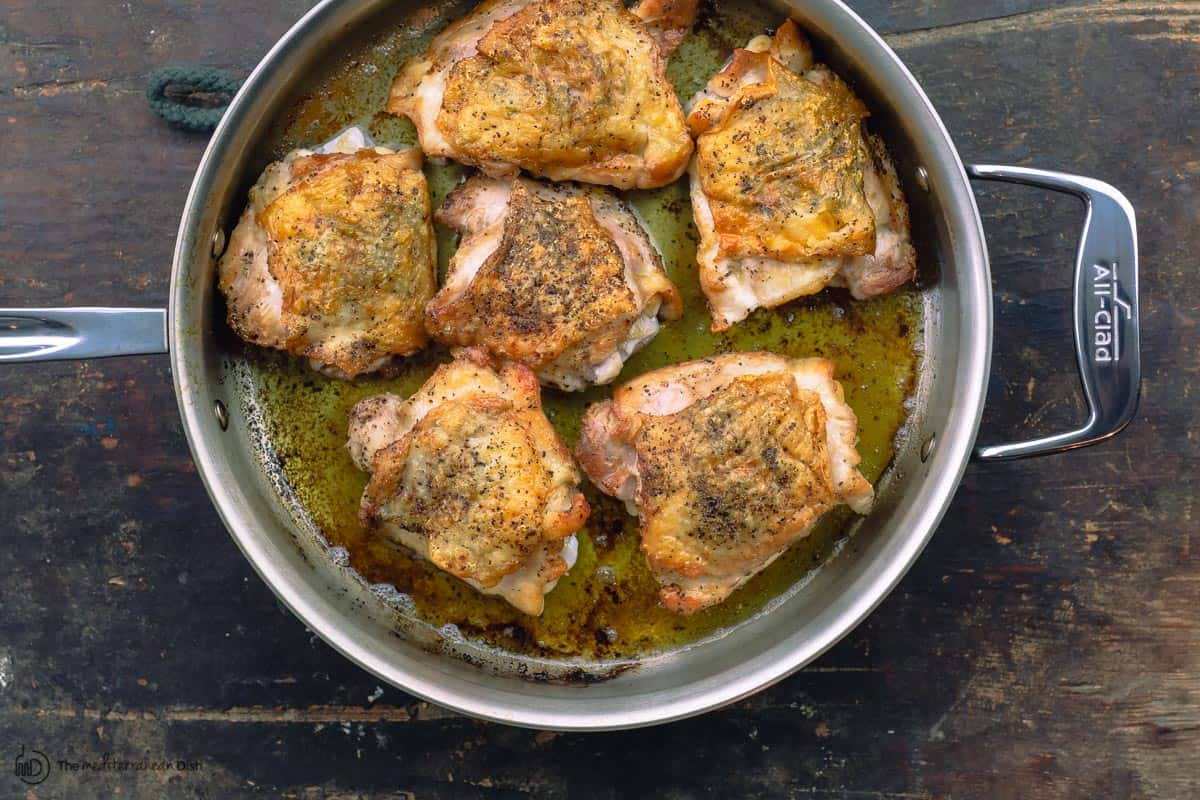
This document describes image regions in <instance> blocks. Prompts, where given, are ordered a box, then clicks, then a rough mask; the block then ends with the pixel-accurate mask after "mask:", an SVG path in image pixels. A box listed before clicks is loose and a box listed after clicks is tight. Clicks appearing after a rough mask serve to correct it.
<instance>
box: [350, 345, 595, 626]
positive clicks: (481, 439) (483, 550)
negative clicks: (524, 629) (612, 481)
mask: <svg viewBox="0 0 1200 800" xmlns="http://www.w3.org/2000/svg"><path fill="white" fill-rule="evenodd" d="M349 448H350V453H351V456H352V457H353V458H354V461H355V463H356V464H357V465H358V466H359V468H360V469H363V470H364V471H367V472H370V473H371V480H370V483H369V484H368V485H367V489H366V491H365V492H364V494H363V498H362V508H361V510H360V517H361V518H362V520H363V521H364V522H365V523H366V524H369V525H371V526H372V527H373V528H375V529H377V530H378V531H380V532H382V533H383V534H384V535H386V536H388V537H390V538H391V539H392V540H393V541H394V542H395V543H397V544H399V545H402V546H404V547H407V548H408V549H410V550H412V551H413V552H415V553H417V554H418V555H420V556H422V557H424V558H426V559H428V560H429V561H431V562H433V564H435V565H436V566H438V567H440V568H441V569H444V570H445V571H447V572H449V573H450V574H451V575H454V576H455V577H458V578H461V579H462V580H464V581H466V582H467V583H468V584H470V585H471V586H473V587H475V588H476V589H478V590H480V591H482V592H483V593H484V594H493V595H499V596H501V597H503V598H504V599H505V600H507V601H508V602H509V603H511V604H512V605H513V606H515V607H516V608H518V609H519V610H521V611H523V612H525V613H526V614H533V615H538V614H541V613H542V610H543V607H544V600H543V596H544V595H545V593H547V592H549V591H550V590H551V589H552V588H554V585H555V583H556V582H557V581H558V579H559V578H561V577H562V576H563V575H565V574H566V573H567V570H569V569H570V567H571V566H572V564H573V563H574V560H575V555H576V552H577V549H576V548H577V544H576V541H575V537H574V533H575V532H576V531H578V530H579V529H580V528H581V527H583V524H584V522H585V521H586V520H587V517H588V513H589V510H588V505H587V501H586V500H584V498H583V495H582V494H580V492H579V484H580V475H579V471H578V469H576V467H575V465H574V463H573V462H572V461H571V455H570V453H569V452H568V451H567V449H566V446H565V445H563V443H562V440H561V439H559V437H558V433H557V432H556V431H555V430H554V428H553V427H552V426H551V425H550V422H549V420H547V419H546V415H545V414H544V413H543V411H542V404H541V396H540V392H539V389H538V384H537V379H536V378H535V377H534V374H533V373H532V372H531V371H530V370H529V369H528V368H526V367H523V366H521V365H519V364H501V365H497V364H495V363H494V362H492V361H491V360H490V359H489V357H488V356H487V354H486V353H485V352H483V351H482V350H473V349H472V350H465V351H463V352H460V353H459V354H458V356H457V357H456V358H455V360H454V361H453V362H452V363H450V364H445V365H443V366H441V367H439V368H438V370H437V371H436V372H435V373H434V374H433V376H432V377H431V378H430V379H429V380H428V381H427V382H426V383H425V385H424V386H423V387H421V389H420V390H419V391H418V392H417V393H416V394H414V395H413V396H412V397H410V398H408V399H407V400H401V399H400V398H399V397H396V396H394V395H380V396H377V397H372V398H368V399H366V400H363V401H362V402H360V403H359V404H358V405H357V406H355V407H354V410H353V411H352V412H351V416H350V437H349Z"/></svg>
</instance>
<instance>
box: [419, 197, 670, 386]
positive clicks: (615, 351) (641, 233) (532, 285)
mask: <svg viewBox="0 0 1200 800" xmlns="http://www.w3.org/2000/svg"><path fill="white" fill-rule="evenodd" d="M438 221H439V222H442V223H444V224H446V225H450V226H452V227H454V228H456V229H458V230H459V231H461V232H462V233H463V234H464V239H463V241H462V244H461V245H460V247H459V249H458V252H457V253H455V255H454V258H453V259H452V260H451V262H450V273H449V275H448V276H447V279H446V285H445V286H444V287H443V288H442V290H441V291H440V292H439V293H438V294H437V296H435V297H434V298H433V301H432V302H431V303H429V305H428V307H427V308H426V311H425V315H426V327H427V329H428V330H429V332H430V333H431V334H432V335H433V337H434V338H435V339H437V340H439V341H442V342H445V343H447V344H450V345H458V346H470V345H479V346H482V347H484V348H486V349H487V350H489V351H490V352H491V353H493V354H494V355H496V356H499V357H501V358H504V359H507V360H509V361H516V362H519V363H522V364H524V365H526V366H528V367H530V368H531V369H533V370H534V371H536V372H537V374H538V377H539V378H540V379H541V381H542V382H543V383H547V384H553V385H555V386H558V387H560V388H562V389H565V390H567V391H577V390H580V389H584V388H586V387H587V386H588V385H591V384H603V383H608V382H610V381H612V380H613V379H614V378H615V377H616V376H617V374H618V373H619V372H620V371H621V367H622V366H623V365H624V363H625V361H626V360H627V359H628V358H629V357H630V356H631V355H632V354H633V353H634V352H636V351H637V350H638V349H639V348H641V347H642V346H643V345H645V344H646V343H647V342H648V341H650V339H652V338H653V337H654V335H655V334H656V333H657V332H658V327H659V323H658V318H659V316H660V315H661V316H662V317H664V318H666V319H676V318H678V317H679V315H680V312H681V304H680V298H679V292H678V290H677V289H676V288H675V285H674V284H673V283H671V281H670V279H668V278H667V275H666V272H664V271H663V266H662V259H661V258H660V257H659V255H658V253H657V252H656V251H655V249H654V246H653V245H652V244H651V243H650V239H649V237H648V236H647V235H646V232H645V230H643V229H642V226H641V225H640V224H639V223H638V221H637V219H636V218H635V217H634V216H633V214H632V213H631V212H630V211H629V210H628V209H627V208H626V207H625V206H624V205H623V204H622V203H621V201H620V200H618V199H617V198H616V197H614V196H613V195H612V194H610V193H609V192H607V191H604V190H601V189H593V188H583V187H574V186H568V185H559V186H551V185H549V184H544V183H539V182H536V181H531V180H528V179H525V178H509V179H499V178H488V177H485V176H475V177H473V178H471V179H470V180H468V181H467V182H466V183H465V184H463V185H462V186H460V187H459V188H458V189H457V190H455V192H454V193H453V194H452V195H451V196H450V197H449V198H448V199H447V201H446V203H445V205H443V206H442V208H441V209H439V211H438Z"/></svg>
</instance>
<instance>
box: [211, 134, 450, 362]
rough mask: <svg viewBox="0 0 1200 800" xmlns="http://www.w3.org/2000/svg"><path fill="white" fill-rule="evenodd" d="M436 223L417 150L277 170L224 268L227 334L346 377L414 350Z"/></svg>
mask: <svg viewBox="0 0 1200 800" xmlns="http://www.w3.org/2000/svg"><path fill="white" fill-rule="evenodd" d="M431 216H432V215H431V209H430V203H429V194H428V190H427V188H426V184H425V176H424V175H423V173H422V172H421V157H420V154H419V153H417V152H416V151H415V150H406V151H402V152H399V153H393V152H391V151H388V150H383V149H375V148H362V149H358V150H355V151H353V152H344V153H328V154H322V153H309V152H306V151H300V152H296V153H293V154H291V155H289V156H288V158H286V159H284V160H283V161H281V162H277V163H275V164H272V165H271V166H270V167H268V168H267V170H266V171H265V172H264V173H263V176H262V178H261V179H260V180H259V182H258V183H257V184H256V185H255V187H254V188H253V189H251V192H250V204H249V207H248V208H247V209H246V212H245V213H244V214H243V216H242V218H241V220H240V221H239V223H238V225H237V227H236V228H235V230H234V233H233V235H232V236H231V238H230V245H229V248H228V250H227V251H226V253H225V255H224V256H223V257H222V259H221V262H220V265H219V268H218V271H219V285H220V288H221V291H222V292H223V293H224V294H225V297H226V300H227V305H228V321H229V325H230V327H232V328H233V330H234V331H235V332H236V333H238V334H239V335H240V336H242V338H244V339H246V340H248V341H250V342H253V343H255V344H259V345H262V346H265V347H273V348H278V349H282V350H286V351H288V352H289V353H292V354H294V355H298V356H303V357H305V358H308V359H310V360H311V362H312V363H313V365H314V366H316V367H318V368H319V369H322V370H323V371H326V372H328V373H330V374H333V375H335V376H338V377H344V378H353V377H355V376H358V375H361V374H364V373H367V372H372V371H375V370H378V369H380V368H382V367H385V366H387V365H388V364H389V363H390V362H391V361H392V360H393V359H394V358H395V357H399V356H407V355H411V354H413V353H415V352H417V351H418V350H420V349H421V348H422V347H424V346H425V344H426V342H427V341H428V336H427V334H426V332H425V329H424V315H423V311H424V306H425V304H426V303H427V302H428V301H429V299H430V298H431V297H432V296H433V292H434V290H435V289H436V283H435V277H434V264H435V260H436V257H435V243H434V237H433V229H432V221H431Z"/></svg>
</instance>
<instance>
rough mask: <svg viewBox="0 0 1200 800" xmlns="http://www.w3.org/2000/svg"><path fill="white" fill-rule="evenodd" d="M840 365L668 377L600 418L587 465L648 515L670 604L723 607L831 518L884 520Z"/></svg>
mask: <svg viewBox="0 0 1200 800" xmlns="http://www.w3.org/2000/svg"><path fill="white" fill-rule="evenodd" d="M833 371H834V365H833V362H831V361H826V360H824V359H819V358H809V359H789V358H785V357H783V356H777V355H773V354H771V353H733V354H729V355H722V356H715V357H713V358H706V359H702V360H699V361H690V362H686V363H683V364H678V365H675V366H671V367H665V368H663V369H659V370H655V371H654V372H650V373H647V374H645V375H642V376H640V377H638V378H636V379H634V380H633V381H630V382H629V383H627V384H624V385H623V386H621V387H619V388H618V389H617V390H616V392H614V394H613V398H612V400H608V401H605V402H603V403H598V404H596V405H594V406H592V407H591V408H589V409H588V412H587V415H586V416H585V418H584V421H583V430H582V432H581V434H580V441H579V446H578V448H577V450H576V456H577V457H578V459H579V463H580V465H581V466H582V467H583V469H584V471H585V472H586V473H587V475H588V477H589V478H591V480H592V482H593V483H595V484H596V485H597V486H598V487H600V489H601V490H602V491H604V492H605V493H607V494H610V495H612V496H614V497H617V498H619V499H621V500H623V501H625V504H626V506H627V507H628V508H629V510H630V512H631V513H633V514H635V515H636V516H637V517H638V518H639V523H640V531H641V537H642V550H643V552H645V554H646V558H647V560H648V562H649V565H650V569H651V571H652V572H653V573H654V576H655V577H656V578H657V579H658V582H659V584H660V587H661V590H660V599H661V600H662V602H663V604H664V605H665V606H666V607H667V608H669V609H671V610H673V611H677V612H680V613H684V614H690V613H692V612H694V611H698V610H700V609H703V608H708V607H709V606H713V605H716V604H717V603H720V602H722V601H724V600H725V599H726V598H728V597H729V595H730V594H732V593H733V591H734V590H735V589H737V588H738V587H739V586H741V585H742V584H743V583H745V582H746V581H747V580H749V579H750V578H751V577H752V576H754V575H755V574H757V573H758V572H760V571H762V570H763V569H765V568H766V567H767V565H769V564H770V563H771V562H772V561H774V560H775V559H776V558H778V557H779V556H780V555H781V554H782V553H783V552H784V551H785V550H786V549H787V548H788V546H789V545H791V544H792V543H793V542H795V541H796V540H797V539H801V538H803V537H804V536H806V535H808V533H809V531H810V530H811V529H812V527H813V525H814V524H815V523H816V522H817V520H818V519H820V517H821V516H822V515H823V514H824V513H825V512H826V511H829V510H830V509H832V508H834V507H835V506H838V505H840V504H843V503H845V504H847V505H849V506H850V507H851V508H853V509H854V510H855V511H857V512H858V513H860V514H865V513H867V512H868V511H870V509H871V504H872V502H873V500H874V490H873V489H872V487H871V484H870V483H868V482H867V480H866V478H864V477H863V476H862V473H860V472H859V471H858V468H857V467H858V463H859V461H860V458H859V455H858V451H857V450H856V449H855V446H856V443H857V441H858V420H857V418H856V417H855V415H854V412H853V411H852V410H851V409H850V407H849V406H848V405H846V402H845V400H844V399H843V395H842V386H841V384H840V383H838V382H837V381H836V380H834V378H833Z"/></svg>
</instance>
